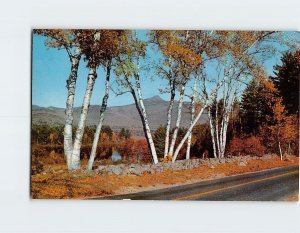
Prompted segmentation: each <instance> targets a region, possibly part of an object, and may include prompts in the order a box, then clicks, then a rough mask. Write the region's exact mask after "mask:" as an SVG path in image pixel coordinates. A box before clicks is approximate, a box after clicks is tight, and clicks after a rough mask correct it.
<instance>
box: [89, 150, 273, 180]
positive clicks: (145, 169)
mask: <svg viewBox="0 0 300 233" xmlns="http://www.w3.org/2000/svg"><path fill="white" fill-rule="evenodd" d="M274 157H278V156H277V155H275V154H267V155H264V156H261V157H257V156H250V155H248V156H239V157H238V156H234V157H228V158H221V159H218V158H210V159H189V160H178V161H176V162H175V163H172V162H168V163H158V164H143V165H140V164H119V165H108V166H103V165H100V166H99V167H98V168H97V169H96V170H95V172H96V173H97V174H116V175H138V176H139V175H142V174H143V173H150V174H154V173H159V172H162V171H164V170H167V169H171V170H175V171H176V170H187V169H192V168H196V167H199V166H207V167H210V168H214V167H215V166H217V165H218V164H223V163H234V164H237V165H239V166H246V165H247V163H248V161H249V160H268V159H272V158H274Z"/></svg>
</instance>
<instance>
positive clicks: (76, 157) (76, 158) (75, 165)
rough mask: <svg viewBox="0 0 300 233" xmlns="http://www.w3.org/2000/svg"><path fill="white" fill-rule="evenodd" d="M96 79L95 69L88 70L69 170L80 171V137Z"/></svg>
mask: <svg viewBox="0 0 300 233" xmlns="http://www.w3.org/2000/svg"><path fill="white" fill-rule="evenodd" d="M96 78H97V73H96V68H89V75H88V82H87V87H86V90H85V95H84V99H83V104H82V110H81V115H80V119H79V122H78V127H77V130H76V135H75V140H74V146H73V151H72V156H71V161H70V170H77V169H80V148H81V143H82V136H83V133H84V127H85V123H86V119H87V113H88V110H89V106H90V100H91V96H92V92H93V88H94V84H95V80H96Z"/></svg>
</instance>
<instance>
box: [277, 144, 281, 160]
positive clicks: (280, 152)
mask: <svg viewBox="0 0 300 233" xmlns="http://www.w3.org/2000/svg"><path fill="white" fill-rule="evenodd" d="M278 147H279V153H280V160H281V161H282V150H281V145H280V141H278Z"/></svg>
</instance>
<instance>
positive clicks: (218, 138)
mask: <svg viewBox="0 0 300 233" xmlns="http://www.w3.org/2000/svg"><path fill="white" fill-rule="evenodd" d="M218 108H219V107H218V102H217V103H216V112H215V133H216V141H217V156H218V158H220V154H221V152H220V137H219V120H218V116H219V115H218Z"/></svg>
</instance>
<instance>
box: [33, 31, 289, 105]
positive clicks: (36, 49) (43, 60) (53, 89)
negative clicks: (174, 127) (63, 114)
mask: <svg viewBox="0 0 300 233" xmlns="http://www.w3.org/2000/svg"><path fill="white" fill-rule="evenodd" d="M146 32H147V31H145V30H144V31H138V36H139V37H140V38H141V39H142V40H146ZM32 48H33V52H32V104H33V105H39V106H43V107H48V106H55V107H65V100H66V94H67V89H66V79H67V78H68V75H69V72H70V62H69V58H68V56H67V53H66V51H64V50H57V49H53V48H50V49H49V48H47V47H46V46H45V37H43V36H38V35H34V36H33V47H32ZM278 50H279V51H281V52H282V51H285V50H286V48H284V47H280V48H279V47H278ZM147 57H148V59H159V57H160V55H159V54H158V53H157V52H156V51H155V50H153V49H151V48H150V47H149V48H148V50H147ZM278 63H280V53H277V54H276V55H275V56H273V57H272V58H270V59H268V60H266V61H265V63H264V66H265V68H266V71H267V73H268V74H269V75H272V74H273V66H274V65H275V64H278ZM142 65H143V64H142ZM209 72H213V67H211V69H209V68H208V75H209ZM87 73H88V70H87V68H86V63H85V62H84V61H83V59H82V60H81V62H80V66H79V69H78V79H77V88H76V94H75V106H81V104H82V100H83V95H84V91H85V86H86V80H87ZM104 77H105V72H104V70H103V69H102V68H99V69H98V78H97V80H96V84H95V87H94V91H93V95H92V99H91V104H92V105H97V104H100V103H101V101H102V96H103V93H104ZM149 77H152V78H149ZM154 77H155V73H154V71H150V72H148V73H146V72H142V75H141V78H142V80H141V86H142V91H143V97H144V98H149V97H152V96H155V95H160V96H161V97H162V98H163V99H165V100H167V99H168V94H160V93H159V88H163V87H164V86H166V85H167V82H166V81H165V80H162V79H160V78H155V80H154ZM111 80H114V74H113V73H112V78H111ZM131 103H133V99H132V97H131V95H130V94H129V93H127V94H124V95H122V96H118V97H116V96H115V94H114V93H113V92H111V93H110V98H109V101H108V106H120V105H126V104H131Z"/></svg>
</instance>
